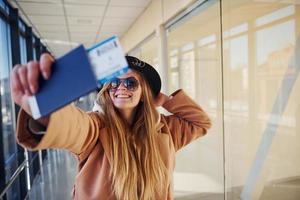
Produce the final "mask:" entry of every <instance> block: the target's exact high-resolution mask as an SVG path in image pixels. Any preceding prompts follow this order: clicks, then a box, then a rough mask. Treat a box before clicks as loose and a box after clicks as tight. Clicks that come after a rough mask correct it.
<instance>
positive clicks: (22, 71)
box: [18, 65, 31, 96]
mask: <svg viewBox="0 0 300 200" xmlns="http://www.w3.org/2000/svg"><path fill="white" fill-rule="evenodd" d="M27 72H28V69H27V66H26V65H22V66H21V67H19V68H18V76H19V79H20V82H21V84H22V87H23V89H24V92H25V94H26V95H28V96H30V95H31V92H30V89H29V83H28V79H27Z"/></svg>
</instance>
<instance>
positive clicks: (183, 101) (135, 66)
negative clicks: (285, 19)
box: [11, 54, 211, 200]
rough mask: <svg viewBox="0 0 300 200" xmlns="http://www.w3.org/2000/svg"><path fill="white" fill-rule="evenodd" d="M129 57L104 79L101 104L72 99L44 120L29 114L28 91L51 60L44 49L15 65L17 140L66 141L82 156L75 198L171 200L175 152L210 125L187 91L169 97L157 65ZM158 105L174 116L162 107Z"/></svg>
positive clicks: (38, 144) (41, 145)
mask: <svg viewBox="0 0 300 200" xmlns="http://www.w3.org/2000/svg"><path fill="white" fill-rule="evenodd" d="M126 59H127V61H128V64H129V67H130V70H129V71H128V72H127V73H126V74H124V75H122V76H119V77H117V78H116V79H114V80H112V81H111V82H110V83H107V84H105V85H104V86H103V88H102V89H101V91H100V92H99V94H98V98H97V101H96V102H97V104H98V107H99V109H97V111H95V112H89V113H86V112H83V111H82V110H80V109H78V108H76V107H75V106H73V105H68V106H65V107H64V108H62V109H60V110H58V111H56V112H54V113H53V114H51V115H50V116H49V117H46V118H43V119H39V120H38V121H35V120H33V119H32V118H31V112H30V109H29V106H28V103H27V98H28V96H30V95H32V94H34V93H36V92H37V91H38V78H39V76H40V75H42V76H43V77H44V78H46V79H48V78H49V77H50V74H51V64H52V63H53V59H52V58H51V56H50V55H48V54H43V55H42V57H41V60H40V62H39V63H38V62H34V61H32V62H29V63H28V64H27V65H23V66H21V65H17V66H15V67H14V70H13V71H12V74H11V85H12V97H13V99H14V101H15V103H16V104H18V105H19V106H20V107H21V108H22V109H21V111H20V113H19V117H18V125H17V140H18V142H19V143H20V144H21V145H22V146H23V147H25V148H29V149H32V150H38V149H45V148H62V149H67V150H69V151H70V152H72V153H73V154H75V155H76V157H77V158H78V163H79V164H78V175H77V176H76V181H75V185H74V189H73V199H80V200H89V199H97V200H99V199H104V200H106V199H109V200H114V199H120V200H150V199H151V200H160V199H162V200H166V199H173V196H172V173H173V170H174V167H175V166H174V165H175V153H176V152H177V151H178V150H179V149H181V148H182V147H184V146H185V145H187V144H189V143H190V142H191V141H193V140H195V139H196V138H198V137H200V136H203V135H205V134H206V132H207V129H209V128H210V126H211V123H210V120H209V118H208V116H207V115H206V113H205V112H204V111H203V110H202V109H201V107H200V106H198V105H197V104H196V103H195V102H194V101H193V100H192V99H190V98H189V97H188V96H187V95H186V94H185V93H184V91H183V90H178V91H176V92H174V93H173V94H172V95H171V96H169V97H168V96H166V95H165V94H163V93H161V92H160V89H161V80H160V77H159V75H158V73H157V72H156V70H155V69H154V68H153V67H152V66H150V65H149V64H147V63H145V62H143V61H141V60H139V59H137V58H135V57H130V56H126ZM53 98H55V97H53ZM157 106H163V107H164V108H165V109H166V110H168V111H169V112H170V113H172V115H169V116H165V115H162V114H159V113H158V112H157V111H156V107H157ZM40 133H43V134H40Z"/></svg>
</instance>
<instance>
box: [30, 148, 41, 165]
mask: <svg viewBox="0 0 300 200" xmlns="http://www.w3.org/2000/svg"><path fill="white" fill-rule="evenodd" d="M38 155H39V154H38V151H37V152H36V154H35V155H34V156H33V157H31V161H30V162H29V166H31V165H32V163H33V162H34V160H35V159H36V158H38Z"/></svg>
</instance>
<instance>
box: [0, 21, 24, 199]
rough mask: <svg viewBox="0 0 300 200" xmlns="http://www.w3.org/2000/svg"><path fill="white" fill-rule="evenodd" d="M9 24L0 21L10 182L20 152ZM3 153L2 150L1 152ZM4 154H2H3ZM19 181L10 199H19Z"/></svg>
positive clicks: (1, 79)
mask: <svg viewBox="0 0 300 200" xmlns="http://www.w3.org/2000/svg"><path fill="white" fill-rule="evenodd" d="M9 30H10V29H9V24H7V23H6V22H5V21H4V20H2V19H0V41H1V42H0V48H1V51H0V66H1V67H0V87H1V90H0V92H1V115H2V122H1V123H2V130H1V132H2V135H1V137H2V141H3V149H2V150H3V155H4V165H5V179H6V181H8V180H9V179H10V177H11V176H12V175H13V173H14V172H15V171H16V169H17V168H18V151H17V145H16V139H15V134H14V132H15V131H14V130H15V129H14V119H15V117H14V110H13V105H12V100H11V95H10V79H9V73H10V68H11V65H12V64H11V54H10V49H11V48H10V31H9ZM0 152H1V150H0ZM1 153H2V152H1ZM1 173H2V172H1ZM18 184H19V183H18V179H17V180H16V181H15V182H14V184H13V186H12V187H11V189H10V190H9V191H8V192H7V198H8V199H19V193H20V192H19V187H18Z"/></svg>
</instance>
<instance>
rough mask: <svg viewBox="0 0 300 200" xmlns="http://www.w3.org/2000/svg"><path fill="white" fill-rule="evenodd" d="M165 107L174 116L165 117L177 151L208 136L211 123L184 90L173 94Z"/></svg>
mask: <svg viewBox="0 0 300 200" xmlns="http://www.w3.org/2000/svg"><path fill="white" fill-rule="evenodd" d="M172 96H173V98H172V99H170V100H168V101H167V102H166V103H165V104H164V105H163V107H164V108H165V109H166V110H168V111H169V112H171V113H172V114H173V115H170V116H165V117H164V118H165V120H166V123H167V125H168V128H169V130H170V133H171V136H172V139H173V143H174V147H175V151H178V150H179V149H181V148H182V147H184V146H185V145H187V144H189V143H190V142H192V141H193V140H195V139H197V138H198V137H200V136H203V135H205V134H206V132H207V130H208V129H209V128H210V127H211V121H210V119H209V117H208V116H207V114H206V113H205V112H204V111H203V109H202V108H201V107H200V106H199V105H197V104H196V102H194V101H193V100H192V99H191V98H190V97H188V96H187V95H186V94H185V92H184V91H183V90H178V91H176V92H175V93H173V95H172Z"/></svg>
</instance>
